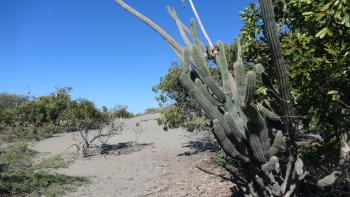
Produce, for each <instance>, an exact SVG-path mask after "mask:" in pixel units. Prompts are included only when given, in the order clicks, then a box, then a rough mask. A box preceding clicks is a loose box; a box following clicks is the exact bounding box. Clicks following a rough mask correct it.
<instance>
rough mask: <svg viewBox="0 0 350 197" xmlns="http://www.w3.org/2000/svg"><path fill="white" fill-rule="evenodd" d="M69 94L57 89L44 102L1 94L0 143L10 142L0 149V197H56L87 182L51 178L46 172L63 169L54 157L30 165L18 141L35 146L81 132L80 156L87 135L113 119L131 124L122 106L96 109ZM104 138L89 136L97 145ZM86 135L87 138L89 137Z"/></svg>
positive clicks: (30, 152) (113, 126)
mask: <svg viewBox="0 0 350 197" xmlns="http://www.w3.org/2000/svg"><path fill="white" fill-rule="evenodd" d="M71 90H72V89H71V88H57V89H56V90H55V91H54V92H53V93H51V94H50V95H47V96H40V97H37V98H35V97H28V96H22V95H15V94H9V93H0V140H1V141H4V142H15V144H13V145H9V146H4V147H3V148H1V149H0V196H25V195H30V196H32V195H34V196H41V195H45V196H56V195H62V194H63V193H64V191H66V190H70V189H73V188H74V187H76V186H80V185H82V184H83V183H85V182H87V181H86V179H84V178H81V177H70V176H65V175H59V174H53V173H50V172H49V171H48V169H54V168H63V167H66V166H67V164H66V163H65V161H64V160H63V159H62V158H61V157H59V156H56V157H53V158H49V159H47V160H44V161H42V162H41V163H39V164H35V162H34V158H35V156H36V152H34V151H33V150H30V149H29V148H28V147H27V145H26V144H25V143H19V141H23V140H24V141H27V140H39V139H42V138H46V137H50V136H52V135H53V134H56V133H62V132H71V131H80V132H81V134H82V135H81V136H82V138H83V139H82V140H84V141H85V144H83V151H84V150H85V149H87V148H90V146H92V143H93V140H91V139H90V138H89V137H91V136H92V135H91V134H90V133H89V131H90V130H91V129H98V130H99V131H102V128H103V127H104V126H106V125H108V124H109V123H111V121H112V120H113V119H114V118H131V117H133V114H132V113H130V112H129V111H128V110H127V106H117V107H115V108H113V109H110V110H109V109H107V108H106V107H103V108H102V110H100V109H98V108H97V107H96V106H95V105H94V103H92V102H91V101H88V100H86V99H76V100H73V99H72V98H71V97H70V91H71ZM121 126H122V125H119V124H118V125H116V123H114V122H113V123H112V124H110V125H109V127H111V129H110V131H108V133H107V134H110V135H113V134H114V133H113V132H117V131H118V132H119V131H120V130H121V129H122V128H121ZM107 134H106V133H103V135H101V136H93V139H99V140H101V137H102V136H106V138H108V137H109V135H107ZM90 135H91V136H90Z"/></svg>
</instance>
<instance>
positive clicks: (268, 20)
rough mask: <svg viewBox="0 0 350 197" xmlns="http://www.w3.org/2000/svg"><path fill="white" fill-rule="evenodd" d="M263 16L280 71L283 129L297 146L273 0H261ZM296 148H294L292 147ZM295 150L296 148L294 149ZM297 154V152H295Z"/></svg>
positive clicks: (273, 56) (275, 61)
mask: <svg viewBox="0 0 350 197" xmlns="http://www.w3.org/2000/svg"><path fill="white" fill-rule="evenodd" d="M259 2H260V6H261V12H262V18H263V21H264V25H265V36H266V37H267V42H268V45H269V48H270V50H271V54H272V61H273V63H274V65H275V66H276V70H277V72H278V82H279V83H278V85H279V92H280V94H281V97H282V101H281V102H282V113H283V122H284V124H283V127H284V128H283V130H284V132H286V133H288V134H289V137H290V141H291V145H292V146H293V147H295V129H294V127H293V124H292V120H291V117H292V116H293V109H292V103H291V102H290V98H291V96H290V89H289V79H288V69H287V65H286V63H285V61H284V59H283V56H282V50H281V44H280V40H279V37H278V32H277V28H276V21H275V13H274V10H273V3H272V0H259ZM292 149H294V148H292ZM293 151H294V150H293ZM293 154H295V153H293Z"/></svg>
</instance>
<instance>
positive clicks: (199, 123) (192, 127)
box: [183, 116, 208, 132]
mask: <svg viewBox="0 0 350 197" xmlns="http://www.w3.org/2000/svg"><path fill="white" fill-rule="evenodd" d="M183 127H184V128H186V129H187V131H190V132H192V131H196V130H204V129H207V127H208V124H207V119H206V118H205V116H201V117H195V118H194V119H193V120H190V121H187V122H185V123H184V125H183Z"/></svg>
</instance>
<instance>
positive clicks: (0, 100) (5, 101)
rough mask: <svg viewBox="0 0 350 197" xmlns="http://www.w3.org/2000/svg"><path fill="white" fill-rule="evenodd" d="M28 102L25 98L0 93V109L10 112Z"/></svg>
mask: <svg viewBox="0 0 350 197" xmlns="http://www.w3.org/2000/svg"><path fill="white" fill-rule="evenodd" d="M28 100H29V98H28V97H26V96H21V95H16V94H9V93H0V109H4V110H11V109H13V108H15V107H17V106H19V105H22V104H23V103H25V102H27V101H28Z"/></svg>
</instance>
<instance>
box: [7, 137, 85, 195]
mask: <svg viewBox="0 0 350 197" xmlns="http://www.w3.org/2000/svg"><path fill="white" fill-rule="evenodd" d="M0 155H1V156H0V195H1V196H24V195H30V196H41V195H45V196H57V195H62V194H64V192H65V191H67V190H72V189H74V188H75V187H78V186H80V185H82V184H83V183H86V182H87V180H86V179H85V178H81V177H71V176H66V175H60V174H54V173H50V172H48V171H46V170H45V169H46V168H53V167H64V166H63V165H62V164H63V163H62V160H61V159H59V158H58V157H56V158H55V159H50V162H47V163H46V164H45V165H42V164H39V166H36V165H34V161H33V159H34V157H35V155H36V152H34V151H32V150H31V149H29V148H28V147H27V145H26V144H25V143H16V144H14V145H9V146H8V147H5V148H2V149H0ZM57 164H59V165H57Z"/></svg>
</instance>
